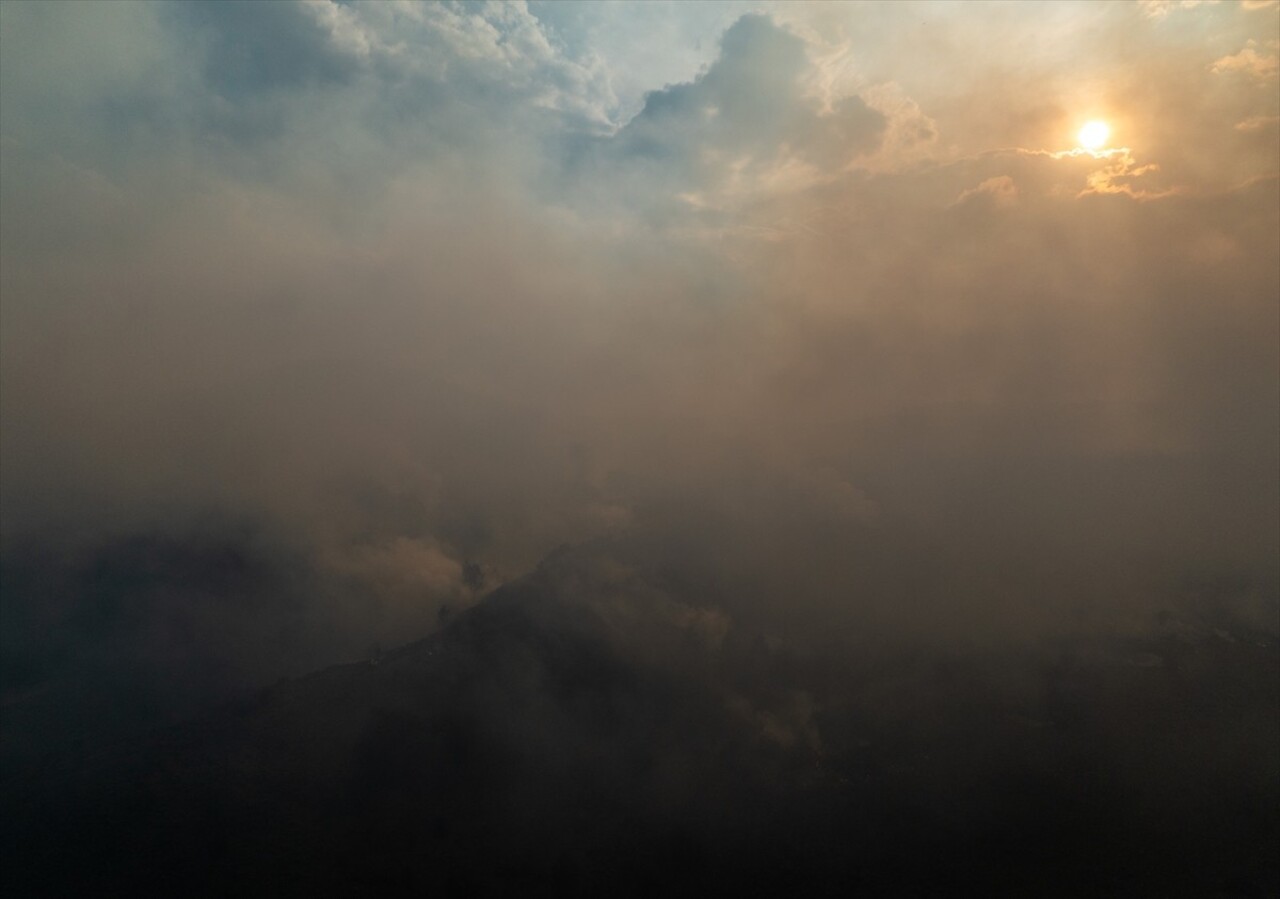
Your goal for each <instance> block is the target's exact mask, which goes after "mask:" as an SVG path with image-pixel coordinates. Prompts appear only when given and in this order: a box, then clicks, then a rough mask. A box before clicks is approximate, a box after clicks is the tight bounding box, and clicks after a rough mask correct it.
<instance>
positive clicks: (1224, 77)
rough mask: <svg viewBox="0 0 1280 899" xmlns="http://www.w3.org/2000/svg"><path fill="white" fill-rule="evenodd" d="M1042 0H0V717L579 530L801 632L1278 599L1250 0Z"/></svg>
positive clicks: (488, 563) (378, 625)
mask: <svg viewBox="0 0 1280 899" xmlns="http://www.w3.org/2000/svg"><path fill="white" fill-rule="evenodd" d="M1032 6H1033V5H1030V4H1028V5H1025V6H1024V5H998V6H992V7H981V8H973V7H970V6H968V5H966V6H964V7H960V6H958V5H957V6H949V5H942V6H932V5H924V6H917V5H911V4H896V3H895V4H888V5H872V6H865V5H851V6H845V7H830V6H822V7H809V6H806V5H800V4H783V5H781V6H778V7H769V6H768V5H757V4H750V5H745V6H743V7H742V8H741V9H739V8H738V7H736V6H733V5H708V6H701V5H684V4H680V5H676V6H664V5H656V4H655V5H650V4H643V5H634V6H624V7H610V6H603V5H599V6H597V5H591V6H585V5H584V6H578V5H574V4H564V5H562V4H537V3H534V4H529V5H528V6H526V5H524V4H509V5H500V6H495V5H484V4H481V5H472V4H439V5H436V4H432V5H421V6H418V5H410V6H406V5H399V4H389V3H388V4H365V5H347V4H337V3H301V4H286V3H273V4H265V5H262V4H239V3H220V4H175V5H160V4H96V3H94V4H77V3H58V4H24V3H6V4H3V5H2V6H0V40H2V44H0V229H2V230H0V291H2V294H3V305H2V309H0V316H2V317H0V323H2V330H0V403H2V408H3V421H4V427H3V431H2V432H0V451H2V453H3V468H2V470H0V492H2V495H3V507H2V509H0V534H2V537H3V572H4V578H5V584H4V592H5V598H4V606H5V612H4V614H5V617H6V625H5V637H4V640H5V652H4V655H5V659H6V668H5V678H6V684H5V689H6V697H7V701H9V702H11V703H12V704H13V705H14V708H16V709H19V711H18V712H15V713H14V714H21V709H22V708H24V707H25V706H24V703H30V702H38V701H39V696H41V695H57V691H58V690H59V689H63V688H62V687H60V686H59V684H66V683H68V682H70V681H71V680H74V678H76V677H85V676H88V674H86V672H88V673H89V674H92V673H93V672H99V673H101V672H108V671H109V672H113V675H112V676H113V677H115V676H116V675H119V677H120V678H122V679H123V680H122V682H126V683H133V682H134V681H132V680H130V679H129V678H131V677H132V678H134V679H135V680H136V681H137V682H139V683H142V682H145V683H148V684H153V685H154V684H155V681H156V677H157V674H159V675H176V676H178V677H179V678H186V679H187V680H188V683H189V685H194V686H189V688H190V689H191V690H196V691H197V692H200V691H203V690H207V692H209V693H211V694H212V693H217V692H218V691H220V690H225V689H227V688H228V686H244V685H249V684H256V683H263V682H265V681H267V680H270V679H271V678H274V677H277V676H279V675H281V674H283V673H287V672H297V671H301V670H306V668H308V667H310V666H315V665H318V664H322V663H324V662H328V661H334V660H341V659H347V658H353V657H359V656H362V655H364V654H366V653H368V652H369V651H370V649H369V647H370V646H372V645H373V644H381V645H383V646H391V645H395V644H397V643H401V642H405V641H407V640H410V639H413V638H416V637H418V636H421V635H423V634H425V633H427V632H428V631H430V630H431V629H432V628H433V627H435V626H436V622H437V619H438V616H439V614H440V612H441V610H442V609H445V610H448V609H452V610H457V609H459V608H462V607H464V606H467V605H469V604H471V603H472V602H474V601H475V600H476V599H478V598H479V596H480V595H481V594H483V593H484V592H486V591H487V590H488V589H490V588H492V587H495V586H497V585H499V584H501V583H503V582H505V581H508V580H511V579H513V578H516V577H518V576H520V575H522V574H524V573H526V572H528V571H530V570H532V569H533V568H534V567H535V566H536V565H537V563H538V562H539V560H541V559H542V558H543V557H545V556H546V555H547V554H548V553H549V552H551V551H552V550H554V549H555V548H556V547H558V546H561V545H564V544H571V545H579V546H584V547H598V548H599V552H600V553H601V554H602V556H604V557H608V558H610V559H616V560H620V561H619V562H618V564H623V565H626V566H630V569H631V570H634V571H636V572H639V575H638V576H640V577H642V578H644V579H646V580H648V581H650V582H651V583H652V584H654V585H657V586H655V588H654V589H655V590H658V591H659V592H661V594H662V595H663V596H664V597H666V600H664V601H670V602H676V603H677V604H679V605H680V607H681V608H685V609H687V610H692V611H687V613H682V614H689V615H695V616H696V615H702V616H710V617H709V618H707V619H706V620H714V621H720V620H721V617H722V618H723V620H724V621H731V622H734V623H735V625H736V624H742V625H744V626H750V627H752V628H758V629H761V630H763V631H765V632H768V633H774V634H778V635H783V636H785V637H787V638H788V639H790V638H796V639H801V638H811V637H815V636H821V637H823V638H824V639H835V640H839V639H843V636H842V635H851V636H852V635H856V636H857V637H858V638H859V639H867V635H868V634H879V635H884V637H885V639H893V640H907V641H925V642H928V643H938V642H957V641H958V642H960V643H969V642H976V643H990V642H1001V641H1007V640H1010V639H1028V638H1032V637H1038V636H1042V635H1045V634H1053V633H1064V632H1101V633H1129V632H1139V631H1144V630H1146V629H1149V628H1151V627H1152V626H1153V624H1154V622H1155V620H1156V617H1157V615H1158V614H1159V613H1160V612H1162V611H1166V612H1167V611H1170V610H1183V609H1186V608H1189V607H1191V606H1193V605H1195V606H1197V607H1206V606H1207V607H1212V608H1213V609H1216V610H1217V612H1215V614H1220V615H1222V616H1225V617H1224V620H1227V619H1230V620H1240V621H1244V622H1246V623H1247V624H1248V626H1249V627H1251V628H1254V629H1260V630H1262V631H1265V632H1268V633H1275V632H1276V630H1277V616H1278V615H1280V612H1278V611H1277V608H1278V606H1277V602H1278V597H1280V576H1278V573H1277V558H1276V547H1277V545H1278V544H1280V475H1278V474H1277V472H1278V471H1280V436H1278V435H1280V381H1278V380H1277V370H1278V368H1277V366H1278V363H1280V339H1278V338H1280V325H1278V319H1277V310H1278V308H1280V305H1278V304H1277V298H1278V297H1280V264H1278V263H1280V257H1278V252H1277V251H1278V239H1277V238H1278V235H1280V221H1278V219H1280V196H1278V191H1277V167H1278V154H1277V147H1278V144H1277V117H1276V109H1277V78H1276V65H1275V59H1276V48H1275V42H1274V34H1275V25H1276V10H1275V8H1274V7H1267V8H1261V9H1252V8H1245V7H1243V6H1238V5H1231V6H1230V7H1229V8H1227V7H1226V6H1225V5H1224V8H1218V7H1213V8H1209V7H1204V8H1199V7H1198V8H1196V9H1195V10H1184V9H1181V8H1174V7H1170V8H1165V7H1164V6H1162V5H1160V4H1147V5H1145V6H1136V5H1135V6H1129V5H1120V4H1116V5H1105V6H1076V5H1070V4H1069V5H1066V6H1054V7H1048V8H1041V7H1039V6H1038V5H1035V7H1034V8H1032ZM744 12H746V13H749V14H746V15H743V14H742V13H744ZM1046 31H1048V32H1052V34H1053V36H1054V37H1053V40H1052V41H1049V39H1048V38H1045V37H1043V35H1044V33H1045V32H1046ZM1029 35H1034V37H1029ZM1207 35H1211V37H1209V36H1207ZM1042 43H1043V44H1044V45H1043V46H1042V45H1041V44H1042ZM1050 44H1051V45H1052V46H1049V45H1050ZM980 46H981V47H983V48H984V49H983V51H982V52H978V51H977V49H976V48H977V47H980ZM1086 118H1103V119H1106V120H1107V121H1109V122H1110V123H1111V125H1112V129H1113V141H1114V142H1115V146H1114V147H1112V148H1105V149H1102V150H1098V151H1088V150H1083V149H1079V148H1075V144H1074V137H1073V135H1074V133H1075V130H1076V129H1077V128H1078V127H1079V125H1080V124H1081V123H1082V122H1083V120H1084V119H1086ZM698 620H702V619H701V618H700V619H698ZM121 671H126V672H133V674H128V673H126V674H120V673H119V672H121ZM110 683H112V684H114V683H116V681H114V680H112V681H111V682H110ZM201 684H203V685H205V686H200V685H201ZM67 689H70V688H67ZM103 689H104V690H107V689H108V688H107V687H103ZM111 689H114V687H113V688H111ZM152 689H158V688H155V687H154V686H153V687H152ZM166 689H168V688H166ZM172 689H174V690H175V691H177V692H179V693H181V692H182V690H184V689H188V687H182V688H179V687H173V688H172ZM42 691H44V692H43V693H42ZM48 691H53V693H49V692H48ZM200 695H204V693H202V692H201V693H200ZM32 697H35V698H34V699H33V698H32ZM174 701H175V702H176V700H174ZM184 701H185V700H184ZM168 702H170V700H168V699H165V698H164V697H163V696H161V697H159V698H157V699H155V703H156V704H157V706H156V707H159V708H167V707H168V706H166V703H168ZM179 704H181V703H179ZM95 707H96V706H95ZM184 707H185V706H184Z"/></svg>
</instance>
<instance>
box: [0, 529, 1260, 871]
mask: <svg viewBox="0 0 1280 899" xmlns="http://www.w3.org/2000/svg"><path fill="white" fill-rule="evenodd" d="M1266 642H1267V641H1266V640H1265V639H1263V638H1262V637H1260V636H1259V635H1248V634H1232V633H1230V632H1227V631H1220V632H1218V633H1215V632H1214V631H1213V630H1211V629H1205V628H1203V627H1198V626H1193V625H1190V624H1185V623H1183V624H1182V625H1179V626H1174V625H1172V624H1169V623H1168V622H1166V626H1165V627H1164V630H1163V631H1157V632H1155V633H1153V634H1152V635H1151V636H1149V637H1147V638H1144V639H1141V640H1138V639H1128V640H1122V639H1115V640H1110V641H1101V640H1085V639H1079V640H1066V639H1064V640H1060V641H1058V642H1057V643H1055V644H1052V645H1050V644H1042V645H1038V646H1035V647H1023V648H1019V649H1007V650H999V651H997V650H984V651H978V650H973V651H971V652H968V653H962V652H954V651H953V652H947V653H943V652H940V651H935V650H925V649H921V648H916V649H914V650H913V649H910V648H897V649H890V648H886V647H879V648H876V647H874V646H872V645H867V646H864V647H860V648H859V647H851V648H846V649H845V650H843V651H836V650H834V649H829V650H824V651H815V650H811V649H809V650H806V649H803V648H800V647H796V646H789V645H786V644H784V643H781V642H780V641H778V640H775V639H771V638H769V637H767V636H766V635H761V634H744V633H739V632H738V631H737V629H736V628H735V627H734V626H733V624H732V623H731V622H729V621H728V619H727V618H725V617H724V616H723V615H721V614H719V613H717V612H715V611H714V610H710V609H702V608H698V607H695V606H692V605H689V604H686V603H683V602H680V601H679V600H677V599H674V598H672V597H671V596H670V595H668V594H667V593H665V592H664V591H663V590H662V589H660V588H658V587H655V586H654V585H653V584H652V583H650V582H649V581H648V580H646V578H644V577H642V576H641V575H640V574H639V573H637V572H636V571H634V570H631V569H628V568H626V567H625V566H622V565H620V564H618V563H616V562H613V561H612V560H610V559H608V558H600V557H594V556H591V555H590V554H587V553H582V552H577V553H575V552H569V551H565V552H562V553H559V554H557V555H555V556H553V557H552V558H551V559H549V560H548V561H547V562H546V563H544V565H543V566H542V567H541V568H540V569H539V570H538V571H536V572H535V573H533V574H531V575H529V576H528V577H526V578H524V579H522V580H520V581H517V582H514V583H512V584H509V585H507V586H505V587H502V588H500V589H498V590H497V591H495V592H494V593H492V594H491V595H490V596H488V597H487V598H486V599H484V600H483V601H481V602H480V603H479V604H477V605H476V606H474V607H472V608H470V609H468V610H466V611H463V612H461V613H459V614H458V615H456V616H455V617H454V618H453V619H452V620H451V621H450V622H449V623H448V624H447V625H446V626H444V627H443V628H442V630H441V631H440V632H438V633H436V634H434V635H432V636H430V637H428V638H426V639H424V640H419V641H418V642H415V643H412V644H409V645H407V646H404V647H402V648H400V649H397V650H394V651H392V652H389V653H386V654H385V655H383V656H381V657H380V658H377V659H375V660H371V661H368V662H362V663H358V664H349V665H340V666H335V667H332V668H328V669H326V670H324V671H320V672H318V673H316V674H313V675H310V676H308V677H305V678H300V679H296V680H290V681H284V682H281V683H279V684H277V685H275V686H274V687H272V688H270V689H268V690H266V691H263V692H262V693H260V694H258V695H257V696H255V697H253V698H251V699H247V700H244V701H242V702H240V703H238V704H233V705H229V706H227V707H225V708H223V709H221V710H220V711H219V712H218V713H216V714H212V715H208V716H205V717H203V718H202V719H200V720H197V721H193V722H191V723H188V724H186V725H182V726H179V727H175V728H170V729H167V730H165V731H162V732H158V733H151V734H144V735H139V736H138V737H137V738H136V739H134V740H132V741H125V742H123V743H120V744H117V745H115V746H112V747H105V748H104V747H98V748H93V749H83V750H80V751H76V752H71V751H69V752H67V753H64V754H63V755H61V756H60V757H59V758H57V759H50V760H46V763H45V764H44V766H43V767H42V768H40V769H39V770H33V771H23V772H11V773H10V775H9V776H7V777H6V779H5V785H4V791H5V807H6V815H5V820H6V823H5V830H6V837H5V849H6V856H7V857H6V859H5V870H6V872H7V874H6V879H7V880H9V882H10V883H11V884H13V885H14V886H16V887H17V892H15V893H13V895H31V894H47V895H70V894H72V893H74V892H81V891H83V892H84V893H86V894H87V893H89V892H92V893H94V894H95V895H110V894H125V893H129V894H138V893H153V894H156V893H158V894H170V893H172V894H179V893H180V894H186V895H234V894H260V895H262V894H271V895H308V896H315V895H335V896H337V895H373V894H387V893H391V894H400V893H410V892H412V893H415V894H431V895H437V894H438V895H449V896H452V895H510V894H513V893H519V894H534V895H565V894H569V895H602V894H609V895H646V894H647V895H659V894H661V895H670V894H676V895H681V894H690V895H691V894H694V893H706V892H708V891H711V892H720V891H726V890H730V889H743V890H745V889H776V890H785V891H787V892H789V893H793V894H796V895H806V894H824V893H825V894H832V895H834V894H836V893H842V894H843V893H847V892H849V891H861V892H864V893H871V894H880V895H926V894H928V895H941V894H950V895H964V894H984V895H1032V894H1035V895H1064V896H1066V895H1083V894H1090V895H1110V894H1120V893H1124V894H1126V895H1157V894H1158V895H1245V896H1249V895H1258V896H1262V895H1268V894H1273V892H1274V890H1275V888H1276V886H1277V884H1280V879H1278V878H1277V868H1276V864H1275V861H1274V859H1273V857H1272V855H1271V854H1270V852H1269V849H1270V848H1273V846H1274V842H1275V838H1276V836H1277V801H1276V800H1277V796H1278V795H1280V790H1278V786H1277V764H1278V762H1277V758H1278V754H1277V751H1276V750H1277V748H1278V746H1280V740H1278V739H1277V733H1276V716H1275V710H1276V704H1277V684H1278V683H1280V678H1278V677H1277V674H1278V673H1280V664H1278V663H1280V655H1278V653H1277V650H1276V647H1275V646H1274V645H1263V644H1265V643H1266ZM72 859H74V861H72Z"/></svg>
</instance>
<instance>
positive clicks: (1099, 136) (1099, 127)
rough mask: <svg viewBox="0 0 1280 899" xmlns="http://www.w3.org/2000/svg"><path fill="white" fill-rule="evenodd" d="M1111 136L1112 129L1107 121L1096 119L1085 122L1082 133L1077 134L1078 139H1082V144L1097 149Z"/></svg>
mask: <svg viewBox="0 0 1280 899" xmlns="http://www.w3.org/2000/svg"><path fill="white" fill-rule="evenodd" d="M1110 136H1111V129H1110V128H1108V127H1107V123H1106V122H1101V121H1097V120H1094V121H1092V122H1085V125H1084V127H1083V128H1081V129H1080V133H1079V134H1077V135H1076V139H1077V140H1079V141H1080V146H1082V147H1084V148H1085V149H1086V150H1096V149H1098V148H1099V147H1101V146H1102V145H1103V144H1105V143H1106V142H1107V138H1108V137H1110Z"/></svg>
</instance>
